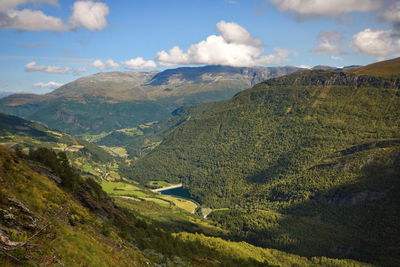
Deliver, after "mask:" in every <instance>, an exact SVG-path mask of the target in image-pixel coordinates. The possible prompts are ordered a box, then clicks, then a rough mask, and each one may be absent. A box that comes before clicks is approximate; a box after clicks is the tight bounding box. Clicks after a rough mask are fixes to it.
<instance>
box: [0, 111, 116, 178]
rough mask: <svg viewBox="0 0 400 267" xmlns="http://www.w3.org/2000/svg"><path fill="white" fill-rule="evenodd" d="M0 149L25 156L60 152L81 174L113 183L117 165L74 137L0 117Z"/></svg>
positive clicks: (0, 114) (36, 125) (33, 124)
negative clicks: (32, 152) (40, 151)
mask: <svg viewBox="0 0 400 267" xmlns="http://www.w3.org/2000/svg"><path fill="white" fill-rule="evenodd" d="M0 145H4V146H6V147H8V148H13V149H16V148H19V149H21V150H22V151H23V152H24V153H28V152H29V150H32V149H34V148H37V147H46V148H50V149H53V150H56V151H64V152H65V153H67V155H68V157H69V158H70V159H71V160H72V161H73V163H74V167H76V168H78V169H79V170H81V171H82V172H85V173H91V174H92V175H94V176H97V177H103V176H104V175H105V173H108V178H109V179H117V178H119V175H118V174H117V173H116V172H115V171H116V170H117V169H118V164H117V161H116V160H115V158H114V157H113V156H112V155H111V154H110V153H108V152H107V151H105V150H104V149H102V148H100V147H98V146H96V145H93V144H91V143H89V142H86V141H84V140H82V139H79V138H76V137H75V136H72V135H69V134H64V133H61V132H58V131H54V130H50V129H48V128H46V127H45V126H43V125H42V124H39V123H35V122H31V121H27V120H24V119H21V118H19V117H16V116H11V115H6V114H2V113H0Z"/></svg>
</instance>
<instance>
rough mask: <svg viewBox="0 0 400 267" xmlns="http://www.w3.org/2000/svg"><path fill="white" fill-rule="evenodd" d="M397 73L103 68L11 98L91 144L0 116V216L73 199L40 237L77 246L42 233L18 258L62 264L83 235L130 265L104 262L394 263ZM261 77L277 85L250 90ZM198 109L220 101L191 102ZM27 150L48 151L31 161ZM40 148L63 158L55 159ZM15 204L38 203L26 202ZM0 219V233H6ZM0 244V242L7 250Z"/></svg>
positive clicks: (386, 66) (378, 68)
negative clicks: (177, 196) (163, 194)
mask: <svg viewBox="0 0 400 267" xmlns="http://www.w3.org/2000/svg"><path fill="white" fill-rule="evenodd" d="M399 62H400V58H397V59H393V60H388V61H383V62H379V63H375V64H371V65H368V66H364V67H359V68H345V69H341V70H333V71H332V70H326V68H322V69H321V67H318V69H315V70H302V69H295V68H291V67H289V68H288V67H282V68H233V67H223V66H206V67H199V68H178V69H172V70H166V71H163V72H145V73H132V72H110V73H99V74H96V75H93V76H88V77H84V78H81V79H78V80H76V81H74V82H72V83H70V84H66V85H64V86H62V87H60V88H59V89H57V90H55V91H53V92H52V93H50V94H47V95H44V96H40V95H38V96H30V95H14V96H10V97H8V98H5V99H3V100H2V101H1V103H2V106H1V108H2V109H4V110H8V111H12V112H15V113H21V114H25V115H24V116H32V117H35V118H38V121H39V119H40V121H44V122H46V121H48V122H50V123H52V125H53V126H54V128H58V129H62V128H63V127H64V128H65V129H67V130H68V132H76V133H81V136H82V137H85V138H86V139H87V140H89V141H90V142H92V144H90V143H88V142H85V141H81V140H80V139H78V138H76V137H74V136H72V135H67V134H64V133H62V132H56V131H54V130H50V129H48V128H46V127H44V126H43V125H41V124H38V123H32V122H29V121H26V120H24V119H21V118H18V117H14V116H11V115H5V114H0V126H1V131H0V143H2V144H3V145H5V146H7V147H11V148H14V149H16V151H17V155H15V154H13V152H10V151H7V150H4V149H0V164H2V166H6V165H7V164H8V165H7V166H10V167H7V168H4V169H5V171H3V176H5V177H7V179H8V180H6V181H11V179H12V178H13V179H15V182H14V184H13V185H10V183H9V182H4V181H3V180H0V183H3V182H4V184H3V186H2V187H1V188H3V189H2V191H0V193H1V194H4V195H5V196H6V197H3V198H2V199H6V201H0V207H7V205H17V204H10V203H14V202H12V200H10V199H12V198H17V199H19V200H21V199H22V200H24V201H23V202H24V205H28V206H29V208H30V209H32V210H33V211H34V212H31V213H30V214H31V215H30V216H34V217H45V218H49V217H50V215H48V214H46V213H44V210H43V209H42V208H41V206H42V204H41V203H42V201H45V202H46V203H51V204H48V205H51V206H54V207H60V206H61V203H60V200H57V199H53V198H51V197H49V196H50V195H52V194H54V195H60V196H61V198H60V199H62V202H63V203H64V202H65V203H75V202H74V201H76V203H78V204H74V206H73V207H74V211H71V212H72V214H73V215H71V216H70V217H69V219H68V220H67V221H62V220H57V223H58V225H59V228H58V229H53V228H52V229H51V230H49V233H52V234H53V235H62V236H63V235H70V234H71V232H72V231H77V233H78V234H79V235H80V238H79V239H77V240H75V241H69V242H68V243H66V244H65V246H66V249H64V250H63V249H61V248H58V247H57V248H55V249H54V248H52V247H51V246H49V245H48V242H47V241H48V240H47V237H46V236H43V237H40V238H38V239H37V240H36V241H35V242H36V244H37V246H38V247H40V248H41V251H42V252H39V253H37V252H34V251H30V250H27V255H30V257H31V258H33V259H35V257H38V255H40V256H43V255H42V254H41V253H45V254H46V253H47V254H48V253H51V252H50V251H56V252H57V255H63V257H64V258H63V257H58V256H57V255H56V256H54V257H56V259H59V260H62V261H63V262H67V263H71V264H72V265H79V263H77V261H76V259H77V257H85V255H87V252H86V251H85V250H81V251H74V250H73V249H72V248H71V246H77V245H78V244H80V246H83V247H85V248H86V247H87V246H89V245H90V242H89V241H87V240H86V237H87V236H88V235H89V233H90V234H92V235H93V236H94V238H96V240H97V241H96V245H95V246H94V248H95V249H96V251H97V252H96V253H95V254H93V256H92V259H91V260H92V261H93V262H99V261H101V258H102V257H104V255H107V252H104V251H107V250H108V249H110V247H116V246H117V245H116V244H115V242H120V244H124V245H126V246H127V247H126V250H125V252H126V253H128V254H124V255H125V256H122V255H120V256H118V257H119V258H120V259H121V265H127V266H129V265H132V264H133V265H134V264H139V266H140V264H142V263H144V262H147V263H149V264H151V263H154V264H167V263H168V262H169V263H168V264H171V262H174V264H175V263H176V262H180V263H179V264H181V265H182V264H183V266H184V264H189V265H194V266H197V265H198V266H214V265H215V266H220V265H221V262H222V265H223V264H226V265H227V266H265V265H268V264H277V265H281V266H290V265H293V264H295V263H296V264H300V265H302V266H313V265H316V266H326V265H332V266H348V265H352V264H353V265H355V266H364V265H365V266H368V263H371V264H376V265H378V266H396V265H398V264H399V263H400V259H399V257H398V255H400V247H399V244H400V239H399V237H400V232H399V229H398V227H397V226H398V222H399V220H400V214H399V213H398V210H399V207H400V202H399V199H400V195H399V192H400V184H399V181H400V169H399V166H400V135H399V133H400V124H399V118H400V109H399V108H398V107H399V106H400V98H399V96H400V93H399V90H400V72H399V70H400V69H399V68H398V67H397V66H398V65H399ZM343 70H344V71H343ZM284 72H290V73H289V74H287V75H283V73H284ZM281 74H282V75H281ZM269 75H276V76H280V77H275V78H269V79H264V77H265V76H269ZM132 85H137V86H136V87H135V86H133V87H132ZM250 86H252V88H249V89H245V88H247V87H250ZM243 89H245V90H243ZM107 90H108V91H107ZM107 94H108V95H107ZM233 94H234V96H233V97H231V98H229V95H233ZM106 95H107V96H106ZM199 96H202V97H203V98H202V97H199ZM204 99H213V100H215V99H224V100H217V101H208V102H202V103H198V104H195V105H189V104H190V103H191V102H195V103H196V101H199V102H200V101H202V100H204ZM150 103H151V104H150ZM154 107H158V108H159V109H154ZM172 110H174V111H173V112H171V111H172ZM32 114H34V116H33V115H32ZM103 116H104V118H103ZM151 116H154V117H156V116H159V118H160V121H153V117H151ZM122 123H125V125H126V127H125V128H124V125H123V124H122ZM98 125H101V127H98ZM128 127H130V128H128ZM96 145H102V148H104V149H106V150H107V152H106V151H105V150H103V149H102V148H99V147H97V146H96ZM38 147H46V148H43V149H41V150H40V149H39V150H37V151H36V152H35V149H37V148H38ZM21 149H22V151H21ZM28 150H30V152H29V153H28ZM52 150H55V151H65V152H66V153H67V154H66V155H67V157H68V159H69V160H67V161H65V157H64V156H63V154H62V153H59V154H57V153H55V152H52ZM27 153H28V154H27ZM10 162H11V163H10ZM66 162H68V164H67V163H66ZM69 164H71V166H70V165H69ZM19 172H23V173H24V176H21V175H17V173H19ZM74 173H75V174H74ZM79 175H81V176H82V177H81V176H79ZM26 177H28V178H26ZM68 177H72V178H71V179H70V178H68ZM25 179H29V180H30V181H33V183H34V186H33V187H32V188H31V189H30V190H25V191H24V190H21V189H20V188H21V187H23V185H24V183H25V182H24V181H25ZM49 179H50V180H51V181H55V183H56V185H54V184H53V183H50V184H48V182H49ZM93 179H95V180H96V181H97V182H100V183H101V184H102V186H103V189H104V190H109V191H110V189H108V188H109V187H107V186H108V185H109V184H115V185H116V187H115V188H114V189H112V190H111V196H113V198H114V201H113V202H111V200H110V199H109V198H108V197H107V195H106V193H105V192H104V191H103V190H102V188H100V186H99V185H98V184H97V183H96V182H95V180H93ZM128 179H129V180H128ZM154 182H156V183H163V184H167V185H168V184H176V183H183V185H184V187H185V188H186V189H187V190H188V191H189V193H190V195H191V197H193V198H194V199H195V200H196V202H198V203H197V204H196V205H199V206H198V208H197V209H196V214H195V215H191V214H190V215H189V214H181V212H183V211H180V212H177V211H176V209H178V208H177V206H175V204H174V202H167V204H165V203H166V202H165V201H164V200H162V198H158V197H157V196H156V195H154V193H153V192H149V189H148V187H149V184H153V183H154ZM28 184H29V183H28ZM4 188H5V189H4ZM125 188H130V189H128V190H125ZM36 191H37V192H42V191H43V192H51V193H49V194H45V193H34V192H36ZM109 191H108V192H109ZM152 194H153V195H152ZM27 198H29V199H36V198H37V199H39V200H37V201H35V202H34V203H33V204H32V205H30V204H27V203H29V202H27V201H25V200H26V199H27ZM163 201H164V202H163ZM180 201H181V202H182V201H183V200H182V199H181V200H180ZM186 201H187V200H186ZM178 203H179V201H178ZM70 205H71V204H70ZM76 205H78V206H76ZM114 205H115V206H114ZM85 212H86V213H85ZM3 213H4V212H3ZM7 214H10V213H7ZM7 216H8V217H10V216H11V215H7ZM12 216H14V217H15V218H17V219H16V220H15V222H14V225H11V226H10V225H9V227H11V229H13V231H15V232H16V233H18V235H20V236H23V235H28V234H32V233H33V232H34V230H24V229H25V228H24V227H25V226H24V225H25V221H23V220H22V219H19V218H22V217H21V216H22V215H21V212H20V211H19V208H17V209H16V210H14V211H13V212H12ZM96 216H99V217H100V218H99V219H94V218H96ZM3 217H4V216H3ZM3 217H0V225H1V224H3V223H9V221H7V220H6V219H4V218H6V217H4V218H3ZM8 217H7V218H8ZM201 217H207V220H205V219H201ZM142 219H143V220H144V221H142ZM95 225H97V226H99V227H100V228H99V229H101V230H98V228H97V226H95ZM160 229H163V230H160ZM170 231H172V232H179V233H178V234H173V235H171V234H170ZM193 232H195V233H202V234H205V235H208V236H204V235H197V234H196V235H193V234H192V233H193ZM6 233H7V234H6V235H3V234H2V232H0V234H2V235H3V236H6V237H7V238H9V237H8V236H11V235H10V234H9V233H10V232H9V231H8V232H6ZM215 236H218V237H220V238H223V239H228V240H233V241H245V242H248V243H236V242H228V241H225V240H222V239H219V238H215ZM107 238H108V239H110V240H108V241H107ZM3 240H6V239H4V238H3ZM7 240H8V239H7ZM132 242H133V243H132ZM129 244H136V245H135V246H134V247H132V246H131V245H129ZM250 244H251V245H250ZM186 246H190V248H188V249H186ZM191 246H193V248H192V247H191ZM256 246H259V247H256ZM260 247H262V248H260ZM0 248H1V247H0ZM271 248H273V249H278V250H272V249H271ZM227 251H229V252H227ZM204 253H205V254H204ZM288 253H289V254H288ZM206 254H207V255H212V256H211V259H210V258H206V256H205V255H206ZM66 255H68V256H66ZM101 255H103V256H101ZM118 255H119V254H118ZM126 255H129V256H126ZM155 255H157V256H155ZM271 255H275V256H271ZM321 256H323V257H321ZM276 257H278V259H277V258H276ZM325 257H330V258H343V259H353V260H357V261H360V262H355V261H350V260H331V259H328V258H325ZM2 260H3V259H2V258H1V257H0V263H1V262H2ZM107 261H108V262H110V264H115V262H116V261H117V260H116V259H115V258H114V257H109V258H108V259H107ZM8 262H9V261H7V263H8ZM26 262H27V263H32V262H35V260H26ZM362 262H366V264H364V263H362ZM147 263H146V264H147ZM179 264H178V266H179Z"/></svg>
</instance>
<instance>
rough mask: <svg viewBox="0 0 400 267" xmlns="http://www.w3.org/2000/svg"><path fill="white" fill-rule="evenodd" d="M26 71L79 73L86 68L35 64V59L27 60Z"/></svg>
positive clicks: (85, 70)
mask: <svg viewBox="0 0 400 267" xmlns="http://www.w3.org/2000/svg"><path fill="white" fill-rule="evenodd" d="M25 71H26V72H39V71H41V72H46V73H50V74H74V75H80V74H81V73H83V72H87V71H88V69H86V68H76V69H73V68H70V67H58V66H44V65H37V63H36V62H35V61H32V62H29V63H27V64H26V65H25Z"/></svg>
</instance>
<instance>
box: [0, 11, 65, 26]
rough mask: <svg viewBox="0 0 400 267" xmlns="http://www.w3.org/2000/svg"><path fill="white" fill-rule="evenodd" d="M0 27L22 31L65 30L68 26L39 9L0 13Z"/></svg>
mask: <svg viewBox="0 0 400 267" xmlns="http://www.w3.org/2000/svg"><path fill="white" fill-rule="evenodd" d="M0 28H1V29H17V30H22V31H66V30H68V29H69V26H68V25H66V24H64V23H63V21H62V20H61V19H60V18H56V17H52V16H47V15H46V14H44V13H43V12H42V11H40V10H31V9H23V10H9V11H7V12H1V13H0Z"/></svg>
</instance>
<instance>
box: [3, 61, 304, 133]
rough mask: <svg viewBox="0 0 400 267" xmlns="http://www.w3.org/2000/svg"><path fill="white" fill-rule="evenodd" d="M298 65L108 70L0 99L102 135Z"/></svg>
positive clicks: (71, 129)
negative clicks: (45, 90)
mask: <svg viewBox="0 0 400 267" xmlns="http://www.w3.org/2000/svg"><path fill="white" fill-rule="evenodd" d="M299 70H301V69H300V68H297V67H271V68H236V67H225V66H204V67H194V68H177V69H171V70H165V71H163V72H160V73H157V72H105V73H98V74H95V75H91V76H87V77H82V78H79V79H77V80H76V81H73V82H71V83H68V84H66V85H63V86H61V87H60V88H58V89H56V90H54V91H53V92H51V93H48V94H45V95H33V94H16V95H11V96H9V97H6V98H3V99H0V112H5V113H8V114H12V115H16V116H19V117H23V118H26V119H30V120H35V121H40V122H42V123H44V124H46V125H47V126H49V127H50V128H52V129H57V130H59V131H62V132H66V133H70V134H88V133H90V134H101V133H103V132H110V131H114V130H118V129H124V128H133V127H137V126H138V125H140V124H143V123H147V122H152V121H158V120H160V119H162V118H164V117H166V116H168V115H169V114H170V113H171V112H172V111H173V110H175V109H176V108H179V107H182V106H186V105H191V104H198V103H202V102H205V101H213V100H222V99H227V98H230V97H232V96H233V95H234V94H236V93H237V92H239V91H241V90H243V89H246V88H249V87H250V86H251V85H252V84H255V83H256V82H259V81H262V80H264V79H267V78H270V77H277V76H282V75H285V74H287V73H292V72H295V71H299Z"/></svg>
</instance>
